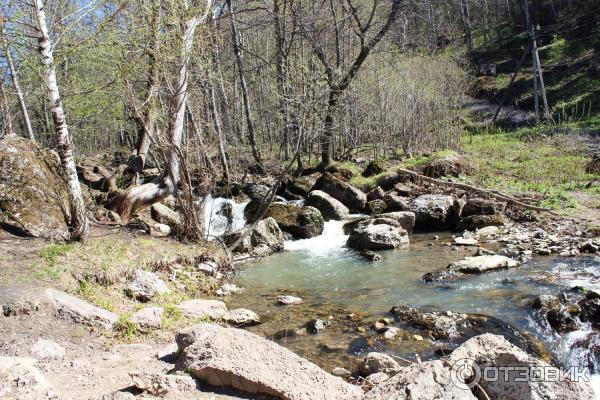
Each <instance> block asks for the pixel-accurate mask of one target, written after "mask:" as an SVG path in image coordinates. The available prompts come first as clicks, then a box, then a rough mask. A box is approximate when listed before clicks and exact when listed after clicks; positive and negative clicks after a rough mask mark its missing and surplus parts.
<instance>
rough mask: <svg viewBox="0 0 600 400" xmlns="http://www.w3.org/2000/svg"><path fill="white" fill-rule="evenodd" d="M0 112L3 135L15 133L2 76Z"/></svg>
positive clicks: (0, 80)
mask: <svg viewBox="0 0 600 400" xmlns="http://www.w3.org/2000/svg"><path fill="white" fill-rule="evenodd" d="M0 76H2V69H0ZM0 97H1V98H0V114H2V135H0V137H2V136H12V135H14V132H13V127H12V118H11V116H10V107H9V105H8V98H7V97H6V92H5V91H4V81H3V80H2V79H1V78H0Z"/></svg>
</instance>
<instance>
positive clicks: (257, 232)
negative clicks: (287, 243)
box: [223, 218, 283, 257]
mask: <svg viewBox="0 0 600 400" xmlns="http://www.w3.org/2000/svg"><path fill="white" fill-rule="evenodd" d="M245 232H246V230H242V231H238V232H234V233H231V234H227V235H225V237H224V238H223V240H224V241H225V243H226V244H227V245H232V244H233V243H235V242H236V241H237V240H238V239H239V238H240V237H241V236H242V235H243V234H244V233H245ZM234 250H235V251H237V252H240V253H248V254H251V255H254V256H258V257H264V256H268V255H271V254H273V253H275V252H278V251H282V250H283V232H282V231H281V229H280V228H279V225H278V224H277V222H276V221H275V219H273V218H265V219H263V220H261V221H259V222H258V223H257V224H256V226H255V227H254V230H253V231H252V233H251V234H249V235H247V236H246V237H245V238H244V239H243V240H242V242H241V243H240V244H239V245H238V247H236V248H235V249H234Z"/></svg>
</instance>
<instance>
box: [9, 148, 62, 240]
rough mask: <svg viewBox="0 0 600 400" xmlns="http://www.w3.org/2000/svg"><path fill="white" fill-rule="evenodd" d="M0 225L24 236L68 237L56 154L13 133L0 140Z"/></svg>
mask: <svg viewBox="0 0 600 400" xmlns="http://www.w3.org/2000/svg"><path fill="white" fill-rule="evenodd" d="M0 165H2V170H1V171H2V172H1V173H0V227H1V228H5V229H7V230H9V231H11V232H14V233H17V234H19V235H24V236H34V237H40V238H44V239H52V240H59V241H60V240H66V239H69V230H68V227H67V224H66V222H65V221H67V219H68V218H66V216H65V214H64V212H63V210H68V209H69V196H68V191H67V185H66V183H65V181H64V178H63V169H62V167H61V165H60V160H59V158H58V155H57V154H56V153H55V152H54V151H51V150H46V149H42V148H40V147H39V146H38V145H37V144H36V143H34V142H32V141H30V140H27V139H23V138H19V137H16V136H11V137H8V136H5V137H3V138H2V139H1V140H0Z"/></svg>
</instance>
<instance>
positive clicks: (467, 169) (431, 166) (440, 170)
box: [423, 156, 475, 178]
mask: <svg viewBox="0 0 600 400" xmlns="http://www.w3.org/2000/svg"><path fill="white" fill-rule="evenodd" d="M474 170H475V166H474V165H473V163H471V162H470V161H468V160H467V159H465V158H464V157H461V156H448V157H444V158H439V159H437V160H433V161H431V162H429V163H428V164H427V165H425V167H423V175H425V176H428V177H430V178H441V177H442V176H454V177H457V176H459V175H468V174H470V173H472V172H473V171H474Z"/></svg>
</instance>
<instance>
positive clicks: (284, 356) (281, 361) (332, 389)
mask: <svg viewBox="0 0 600 400" xmlns="http://www.w3.org/2000/svg"><path fill="white" fill-rule="evenodd" d="M176 340H177V343H178V344H179V348H180V351H181V355H180V357H179V360H178V362H177V366H178V367H179V368H180V369H185V370H186V371H188V372H189V373H190V374H191V375H192V376H194V377H196V378H197V379H200V380H201V381H204V382H206V383H208V384H210V385H212V386H218V387H219V386H220V387H223V386H224V387H233V388H235V389H237V390H241V391H243V392H246V393H250V394H264V395H268V396H273V397H276V398H279V399H282V400H332V399H340V400H341V399H344V400H358V399H360V398H362V391H361V390H360V388H358V387H357V386H354V385H351V384H349V383H346V382H344V381H343V380H342V379H340V378H338V377H334V376H332V375H330V374H328V373H327V372H325V371H323V370H322V369H320V368H319V367H317V366H316V365H314V364H313V363H311V362H309V361H307V360H305V359H303V358H300V357H298V356H297V355H296V354H294V353H292V352H291V351H289V350H287V349H286V348H284V347H281V346H279V345H278V344H277V343H275V342H272V341H270V340H266V339H263V338H262V337H259V336H257V335H254V334H252V333H250V332H247V331H244V330H240V329H234V328H224V327H221V326H218V325H214V324H199V325H195V326H192V327H189V328H186V329H184V330H183V331H181V332H179V333H178V334H177V337H176Z"/></svg>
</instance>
